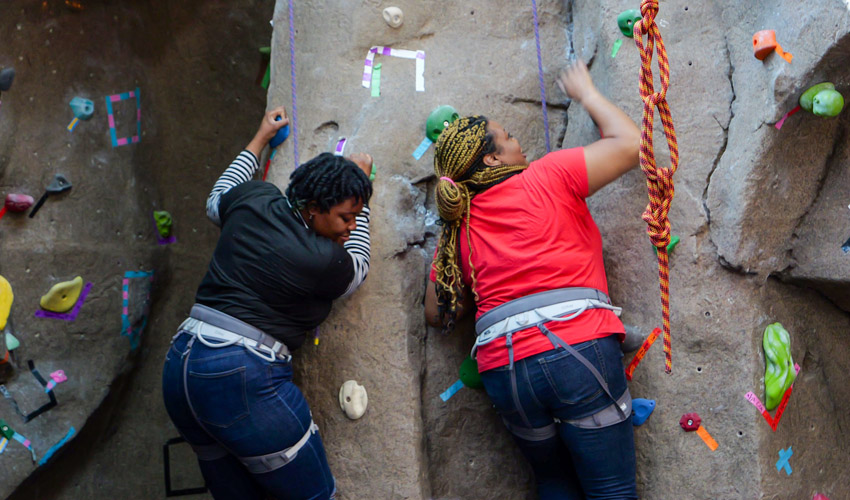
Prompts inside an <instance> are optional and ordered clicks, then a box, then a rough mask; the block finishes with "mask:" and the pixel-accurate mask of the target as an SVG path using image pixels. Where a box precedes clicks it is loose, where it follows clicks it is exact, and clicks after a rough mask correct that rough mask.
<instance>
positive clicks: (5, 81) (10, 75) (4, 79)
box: [0, 68, 15, 92]
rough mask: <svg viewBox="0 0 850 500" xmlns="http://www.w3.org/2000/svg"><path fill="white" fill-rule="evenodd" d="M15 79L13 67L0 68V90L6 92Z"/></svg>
mask: <svg viewBox="0 0 850 500" xmlns="http://www.w3.org/2000/svg"><path fill="white" fill-rule="evenodd" d="M13 81H15V68H3V69H2V70H0V92H6V91H7V90H9V89H10V88H12V82H13Z"/></svg>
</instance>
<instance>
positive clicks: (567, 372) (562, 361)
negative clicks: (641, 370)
mask: <svg viewBox="0 0 850 500" xmlns="http://www.w3.org/2000/svg"><path fill="white" fill-rule="evenodd" d="M578 352H579V354H581V355H582V356H584V357H585V358H587V360H588V361H590V364H592V365H593V366H595V367H596V369H597V370H599V372H600V373H602V374H603V377H605V375H604V374H605V369H604V365H603V364H602V360H601V356H600V355H599V350H598V347H597V345H596V342H591V343H588V344H587V345H586V346H584V347H583V348H580V349H579V351H578ZM539 363H540V367H541V368H542V369H543V373H544V374H545V375H546V380H548V382H549V385H550V386H551V388H552V391H554V393H555V395H556V396H557V398H558V399H559V400H560V401H561V403H564V404H569V405H578V404H584V403H590V402H592V401H593V400H595V399H597V398H598V397H599V396H601V395H602V394H604V392H603V390H602V386H601V385H599V381H598V380H596V377H594V376H593V373H591V371H590V370H588V369H587V367H586V366H584V365H583V364H582V363H581V361H579V360H577V359H576V358H575V357H574V356H573V355H572V354H570V353H568V352H567V351H566V350H563V349H559V350H558V351H557V353H555V354H552V355H551V356H546V357H545V358H541V359H540V360H539ZM606 382H607V380H606Z"/></svg>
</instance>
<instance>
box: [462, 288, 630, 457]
mask: <svg viewBox="0 0 850 500" xmlns="http://www.w3.org/2000/svg"><path fill="white" fill-rule="evenodd" d="M588 309H607V310H610V311H613V312H614V314H616V315H618V316H619V315H620V312H621V311H622V309H621V308H619V307H615V306H613V305H611V299H610V298H609V297H608V295H606V294H605V293H603V292H601V291H599V290H596V289H594V288H579V287H576V288H560V289H557V290H549V291H546V292H540V293H535V294H532V295H527V296H525V297H520V298H518V299H514V300H512V301H510V302H506V303H504V304H502V305H500V306H498V307H495V308H493V309H491V310H489V311H487V312H486V313H484V314H483V315H482V316H481V317H480V318H478V320H477V321H476V322H475V333H476V334H477V338H476V340H475V345H474V346H473V348H472V356H473V357H475V352H476V350H477V349H478V348H479V347H480V346H482V345H486V344H488V343H490V342H492V341H494V340H496V339H498V338H502V337H505V346H506V347H507V348H508V360H509V365H508V368H509V371H510V374H511V396H512V398H513V401H514V406H516V408H517V411H518V412H519V415H520V417H521V418H522V421H523V424H524V427H523V426H518V425H515V424H510V423H508V422H507V421H505V420H504V419H502V420H503V421H504V423H505V426H506V427H507V428H508V430H510V431H511V433H512V434H514V435H515V436H517V437H519V438H521V439H524V440H526V441H543V440H545V439H549V438H552V437H554V436H556V435H557V429H556V427H555V424H556V423H562V422H563V423H569V424H571V425H574V426H576V427H581V428H585V429H598V428H602V427H608V426H611V425H614V424H617V423H620V422H622V421H624V420H626V419H627V418H628V417H629V415H631V411H632V410H631V407H632V398H631V395H630V394H629V391H628V389H626V391H625V392H624V393H623V395H622V396H620V397H619V398H615V397H614V396H613V395H612V394H611V391H610V389H609V388H608V383H607V382H605V379H604V378H603V377H602V375H601V374H600V373H599V370H597V369H596V367H595V366H593V365H592V364H591V363H590V361H588V360H587V358H585V357H584V356H582V355H581V353H579V352H578V351H577V350H576V349H575V348H574V347H573V346H571V345H569V344H568V343H566V342H564V341H563V340H562V339H561V338H559V337H558V336H557V335H555V334H554V333H552V332H551V331H550V330H549V329H548V328H546V326H545V323H547V322H549V321H570V320H572V319H575V318H577V317H578V316H579V315H581V314H583V313H584V312H585V311H587V310H588ZM532 327H536V328H537V329H538V330H540V333H542V334H543V335H545V336H546V338H548V339H549V342H551V343H552V347H554V348H557V347H561V348H563V349H564V350H566V351H567V352H568V353H570V355H572V356H573V357H574V358H575V359H576V360H578V361H579V362H580V363H581V364H582V365H584V366H585V368H587V369H588V370H589V371H590V372H591V373H592V374H593V376H594V377H595V378H596V380H597V382H599V385H600V386H601V387H602V390H603V391H605V394H607V395H608V397H609V398H611V400H612V401H613V403H612V404H610V405H608V406H606V407H605V408H602V409H601V410H599V411H597V412H596V413H594V414H592V415H588V416H587V417H584V418H581V419H577V420H560V419H558V418H553V420H554V422H553V423H551V424H549V425H546V426H544V427H532V426H531V422H530V421H529V420H528V417H527V416H526V414H525V411H524V410H523V409H522V406H521V405H520V401H519V392H518V389H517V380H516V372H515V371H514V348H513V334H514V333H516V332H518V331H520V330H526V329H528V328H532Z"/></svg>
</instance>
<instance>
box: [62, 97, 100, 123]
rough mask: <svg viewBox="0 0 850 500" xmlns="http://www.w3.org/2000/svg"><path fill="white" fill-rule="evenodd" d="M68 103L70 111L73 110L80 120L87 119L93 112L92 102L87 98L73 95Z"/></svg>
mask: <svg viewBox="0 0 850 500" xmlns="http://www.w3.org/2000/svg"><path fill="white" fill-rule="evenodd" d="M68 104H69V106H71V111H73V112H74V116H76V117H77V118H79V119H80V120H88V119H89V118H91V117H92V115H93V114H94V103H93V102H92V101H90V100H88V99H83V98H82V97H75V98H73V99H71V102H70V103H68Z"/></svg>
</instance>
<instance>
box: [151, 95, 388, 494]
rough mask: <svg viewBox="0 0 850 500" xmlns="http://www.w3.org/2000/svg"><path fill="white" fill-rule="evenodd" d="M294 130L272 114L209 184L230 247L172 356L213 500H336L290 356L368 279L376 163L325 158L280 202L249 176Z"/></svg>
mask: <svg viewBox="0 0 850 500" xmlns="http://www.w3.org/2000/svg"><path fill="white" fill-rule="evenodd" d="M287 123H289V120H288V119H287V118H286V112H285V110H284V109H283V108H277V109H274V110H272V111H271V112H269V113H268V114H266V115H265V116H264V117H263V121H262V123H261V125H260V128H259V130H258V131H257V134H256V135H255V136H254V139H253V140H252V141H251V142H250V143H249V144H248V147H247V148H245V151H242V152H241V153H240V154H239V156H237V157H236V159H235V160H234V161H233V163H232V164H231V165H230V167H228V168H227V170H225V171H224V173H223V174H222V175H221V177H220V178H219V179H218V181H217V182H216V183H215V186H213V189H212V192H211V193H210V196H209V198H208V199H207V216H208V217H209V218H210V220H212V221H213V223H215V224H216V225H218V226H220V227H221V236H220V238H219V240H218V245H217V246H216V248H215V251H214V252H213V255H212V260H211V261H210V265H209V269H208V271H207V274H206V276H204V279H203V281H201V285H200V286H199V287H198V291H197V294H196V295H195V305H194V306H192V311H191V313H190V314H189V318H188V319H186V321H184V322H183V324H182V325H180V328H179V330H178V333H177V335H175V336H174V340H173V341H172V344H171V348H170V349H169V351H168V354H167V355H166V361H165V369H164V372H163V393H164V398H165V407H166V409H167V410H168V414H169V416H170V417H171V420H172V421H173V422H174V424H175V425H176V426H177V429H178V431H180V434H181V436H183V438H185V439H186V441H187V442H188V443H189V444H190V445H191V446H192V448H193V449H194V451H195V453H196V454H197V455H198V463H199V464H200V467H201V472H202V473H203V475H204V479H205V480H206V485H207V487H208V488H209V489H210V492H211V493H212V494H213V496H214V497H215V498H216V499H228V500H233V499H237V500H240V499H246V500H247V499H267V498H275V499H277V500H284V499H285V500H299V499H315V500H326V499H329V498H333V497H334V495H335V491H336V490H335V483H334V478H333V475H331V471H330V468H329V467H328V461H327V458H326V457H325V450H324V447H323V445H322V439H321V438H320V437H319V433H318V427H317V426H316V424H315V423H314V422H313V419H312V416H311V414H310V407H309V405H308V404H307V401H306V400H305V399H304V395H303V394H302V393H301V391H300V390H299V389H298V387H296V386H295V385H294V384H293V383H292V366H291V364H290V362H291V359H292V358H291V356H290V352H291V351H293V350H295V349H297V348H298V347H300V346H301V344H303V343H304V340H305V338H306V336H307V332H309V331H312V330H313V329H315V328H316V327H317V326H318V325H319V323H321V322H322V321H323V320H324V319H325V318H326V317H327V316H328V314H329V313H330V310H331V302H332V301H333V300H334V299H336V298H339V297H343V296H345V295H348V294H350V293H352V292H354V290H356V289H357V287H358V286H359V285H360V284H361V283H362V282H363V280H364V279H365V278H366V273H367V272H368V271H369V209H368V208H367V207H366V204H367V203H368V202H369V198H370V197H371V196H372V184H371V182H370V180H369V174H370V173H371V170H372V158H371V157H369V155H366V154H357V155H352V156H351V157H350V158H343V157H341V156H334V155H332V154H329V153H323V154H321V155H319V156H317V157H315V158H313V159H312V160H310V161H308V162H307V163H304V164H303V165H301V166H300V167H298V168H296V169H295V171H294V172H293V173H292V175H291V177H290V182H289V187H287V188H286V195H283V194H281V192H280V190H279V189H278V188H277V187H276V186H275V185H274V184H271V183H267V182H262V181H256V180H251V178H252V177H253V176H254V174H255V173H256V172H257V169H258V168H259V162H258V158H259V156H260V152H261V151H262V150H263V148H265V146H266V144H268V142H269V140H271V138H272V137H274V135H275V133H276V132H277V131H278V130H279V129H280V128H282V127H283V126H285V125H286V124H287Z"/></svg>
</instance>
